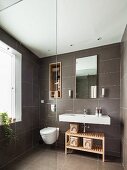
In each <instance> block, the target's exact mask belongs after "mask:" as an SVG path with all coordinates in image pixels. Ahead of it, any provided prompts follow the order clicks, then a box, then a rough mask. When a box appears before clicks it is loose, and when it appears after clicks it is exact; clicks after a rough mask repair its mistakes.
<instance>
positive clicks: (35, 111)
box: [0, 29, 39, 167]
mask: <svg viewBox="0 0 127 170" xmlns="http://www.w3.org/2000/svg"><path fill="white" fill-rule="evenodd" d="M0 40H2V41H3V42H5V43H6V44H8V45H9V46H11V47H12V48H14V49H16V50H17V51H19V52H20V53H21V54H22V121H21V122H17V123H15V124H13V125H12V127H13V130H14V131H15V133H16V137H17V138H16V140H14V141H13V142H12V143H11V144H6V142H5V138H4V135H3V130H2V126H0V167H2V166H3V165H5V164H7V163H8V162H9V161H11V160H13V159H14V158H16V157H17V156H19V155H21V154H23V153H24V152H26V151H27V150H29V149H31V148H32V147H33V146H34V145H36V144H38V141H39V140H38V135H39V78H38V75H39V63H38V57H37V56H35V55H34V54H33V53H31V52H30V51H29V50H27V49H26V48H25V47H24V46H22V45H21V44H20V43H19V42H18V41H16V40H15V39H13V38H12V37H11V36H9V35H8V34H7V33H5V32H4V31H3V30H2V29H0Z"/></svg>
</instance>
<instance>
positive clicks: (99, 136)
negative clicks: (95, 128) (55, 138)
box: [65, 130, 105, 162]
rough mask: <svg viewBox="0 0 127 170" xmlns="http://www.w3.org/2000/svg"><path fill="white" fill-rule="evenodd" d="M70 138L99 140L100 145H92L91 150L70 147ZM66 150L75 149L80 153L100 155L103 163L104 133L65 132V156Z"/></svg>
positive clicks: (81, 147)
mask: <svg viewBox="0 0 127 170" xmlns="http://www.w3.org/2000/svg"><path fill="white" fill-rule="evenodd" d="M71 137H77V138H87V139H91V140H94V139H95V140H101V141H102V145H95V144H93V145H92V148H91V149H86V148H84V147H83V146H81V145H79V146H71V145H70V138H71ZM67 149H75V150H80V151H85V152H92V153H97V154H102V159H103V162H104V158H105V136H104V133H90V132H88V133H70V130H68V131H67V132H65V154H67Z"/></svg>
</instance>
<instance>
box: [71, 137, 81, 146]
mask: <svg viewBox="0 0 127 170" xmlns="http://www.w3.org/2000/svg"><path fill="white" fill-rule="evenodd" d="M70 145H71V146H78V145H79V138H78V137H74V136H70Z"/></svg>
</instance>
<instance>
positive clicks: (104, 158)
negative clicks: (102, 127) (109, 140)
mask: <svg viewBox="0 0 127 170" xmlns="http://www.w3.org/2000/svg"><path fill="white" fill-rule="evenodd" d="M102 145H103V162H104V161H105V137H103V144H102Z"/></svg>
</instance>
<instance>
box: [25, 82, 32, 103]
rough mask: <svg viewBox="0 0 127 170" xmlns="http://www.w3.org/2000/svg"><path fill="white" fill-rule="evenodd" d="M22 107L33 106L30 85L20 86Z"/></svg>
mask: <svg viewBox="0 0 127 170" xmlns="http://www.w3.org/2000/svg"><path fill="white" fill-rule="evenodd" d="M22 105H23V106H32V105H33V87H32V84H31V83H25V82H24V83H23V84H22Z"/></svg>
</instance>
